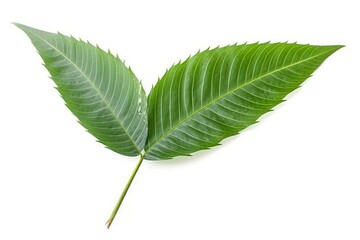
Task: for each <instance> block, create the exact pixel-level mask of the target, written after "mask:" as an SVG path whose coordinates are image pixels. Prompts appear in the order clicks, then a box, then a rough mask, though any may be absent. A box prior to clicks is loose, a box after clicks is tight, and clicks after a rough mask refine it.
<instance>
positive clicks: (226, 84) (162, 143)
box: [145, 43, 342, 160]
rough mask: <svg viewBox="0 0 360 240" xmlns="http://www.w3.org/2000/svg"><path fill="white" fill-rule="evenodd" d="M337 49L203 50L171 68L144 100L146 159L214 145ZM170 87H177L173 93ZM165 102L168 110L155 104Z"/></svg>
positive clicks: (270, 105)
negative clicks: (147, 108)
mask: <svg viewBox="0 0 360 240" xmlns="http://www.w3.org/2000/svg"><path fill="white" fill-rule="evenodd" d="M341 47H342V46H325V47H320V46H310V45H299V44H284V43H279V44H270V43H265V44H245V45H239V46H236V45H235V46H228V47H224V48H216V49H213V50H206V51H204V52H201V53H198V54H196V55H195V56H193V57H192V58H189V59H188V60H186V61H185V62H183V63H179V64H177V65H175V66H173V67H172V68H170V69H169V70H168V71H167V72H166V73H165V75H164V76H163V77H162V78H161V79H160V80H159V82H158V83H157V85H156V86H155V87H154V88H153V90H152V91H151V93H150V95H149V98H148V106H149V135H148V140H147V143H146V146H145V159H149V160H157V159H169V158H172V157H175V156H179V155H189V154H191V153H193V152H195V151H198V150H202V149H208V148H210V147H213V146H216V145H218V144H219V142H220V141H221V140H222V139H224V138H227V137H230V136H232V135H235V134H237V133H238V132H239V131H241V130H243V129H244V128H246V127H248V126H250V125H252V124H254V123H255V122H256V121H257V119H258V118H259V117H260V116H261V115H263V114H265V113H266V112H268V111H270V110H271V109H272V108H273V107H274V106H276V105H277V104H279V103H280V102H282V101H283V98H284V97H285V96H286V95H287V94H288V93H290V92H291V91H293V90H294V89H296V88H298V87H299V86H300V84H301V83H302V82H303V81H305V80H306V79H307V78H308V77H309V76H310V74H311V73H312V72H314V71H315V70H316V69H317V67H319V66H320V64H321V63H322V62H323V61H324V60H325V59H326V58H327V57H328V56H329V55H331V54H332V53H333V52H335V51H336V50H338V49H339V48H341ZM179 72H181V74H179ZM175 75H176V76H175ZM173 85H177V86H178V88H177V90H175V92H174V91H173V89H170V87H169V86H173ZM159 89H161V90H162V91H161V92H160V90H159ZM164 89H165V94H164ZM172 95H174V96H175V97H172V98H171V97H170V96H172ZM195 96H200V97H195ZM169 99H172V100H169ZM174 99H175V100H174ZM166 101H169V102H170V103H169V107H168V108H164V107H163V106H162V105H159V104H158V102H166ZM176 107H177V108H179V109H176ZM174 109H175V110H174ZM176 112H178V114H177V115H176ZM159 113H160V114H159ZM174 114H175V117H174ZM162 116H170V117H169V118H166V117H165V118H164V117H162ZM169 121H170V122H169ZM157 122H161V123H162V126H161V128H160V126H159V124H157ZM164 123H165V127H164V126H163V125H164ZM164 129H165V131H164ZM158 132H160V133H161V134H160V136H158V134H155V133H158Z"/></svg>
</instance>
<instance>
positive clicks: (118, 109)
mask: <svg viewBox="0 0 360 240" xmlns="http://www.w3.org/2000/svg"><path fill="white" fill-rule="evenodd" d="M16 26H18V27H19V28H20V29H22V30H23V31H24V32H25V33H26V34H27V35H28V36H29V38H30V39H31V41H32V43H33V44H34V46H35V47H36V49H37V50H38V52H39V54H40V56H41V57H42V59H43V60H44V63H45V67H46V68H47V69H48V71H49V72H50V74H51V78H52V79H53V80H54V82H55V83H56V85H57V89H58V90H59V92H60V94H61V96H62V97H63V99H64V101H65V103H66V105H67V107H68V108H69V109H70V110H71V111H72V112H73V114H74V115H75V116H76V117H77V118H78V119H79V122H80V124H81V125H83V126H84V127H85V128H86V129H87V130H88V131H89V132H90V133H91V134H92V135H94V136H95V137H96V138H97V139H98V141H99V142H101V143H103V144H104V145H105V146H106V147H107V148H109V149H111V150H113V151H115V152H117V153H121V154H124V155H127V156H136V155H139V154H140V152H141V150H142V149H143V147H144V144H145V140H146V136H147V106H146V95H145V92H144V90H143V88H142V86H141V84H140V82H139V80H138V79H137V78H136V76H135V75H134V73H133V72H132V71H131V69H130V68H127V67H126V66H125V64H124V63H123V62H122V61H120V59H119V58H118V57H115V56H113V55H112V54H111V53H110V52H104V51H103V50H101V49H100V48H99V47H95V46H93V45H91V44H90V43H85V42H83V41H79V40H76V39H74V38H72V37H67V36H64V35H62V34H53V33H49V32H45V31H40V30H37V29H34V28H30V27H27V26H24V25H21V24H16Z"/></svg>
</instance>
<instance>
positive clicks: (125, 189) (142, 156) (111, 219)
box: [105, 154, 144, 228]
mask: <svg viewBox="0 0 360 240" xmlns="http://www.w3.org/2000/svg"><path fill="white" fill-rule="evenodd" d="M143 160H144V155H142V154H141V155H140V159H139V162H138V163H137V164H136V167H135V169H134V171H133V172H132V174H131V176H130V178H129V180H128V182H127V183H126V186H125V188H124V190H123V191H122V193H121V195H120V198H119V200H118V202H117V203H116V205H115V208H114V210H113V211H112V213H111V215H110V217H109V220H107V222H106V223H105V224H106V226H107V228H110V226H111V223H112V222H113V221H114V218H115V216H116V214H117V212H118V211H119V208H120V206H121V203H122V202H123V200H124V198H125V196H126V193H127V191H128V190H129V187H130V185H131V183H132V181H133V180H134V177H135V175H136V173H137V171H138V170H139V168H140V166H141V163H142V162H143Z"/></svg>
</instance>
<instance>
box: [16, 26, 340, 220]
mask: <svg viewBox="0 0 360 240" xmlns="http://www.w3.org/2000/svg"><path fill="white" fill-rule="evenodd" d="M16 25H17V26H18V27H19V28H20V29H22V30H23V31H24V32H25V33H26V34H27V35H28V36H29V37H30V39H31V41H32V42H33V44H34V46H35V47H36V49H37V50H38V52H39V54H40V56H41V57H42V59H43V60H44V62H45V67H46V68H47V69H48V71H49V72H50V74H51V78H52V79H53V80H54V81H55V83H56V85H57V89H58V90H59V92H60V94H61V96H62V97H63V99H64V101H65V103H66V105H67V106H68V108H69V109H70V110H71V111H72V112H73V114H74V115H75V116H76V117H77V118H78V119H79V122H80V124H81V125H83V126H84V127H85V128H86V129H87V130H88V131H89V132H90V133H91V134H93V135H94V136H95V137H96V138H97V139H98V140H99V142H101V143H102V144H104V145H105V146H106V147H107V148H109V149H111V150H113V151H115V152H117V153H120V154H123V155H127V156H137V155H141V160H140V162H139V164H138V166H137V168H136V171H137V169H138V167H139V166H140V164H141V162H142V160H143V159H148V160H160V159H171V158H173V157H176V156H180V155H190V154H191V153H193V152H196V151H199V150H202V149H208V148H210V147H213V146H215V145H218V144H219V142H220V141H221V140H223V139H224V138H227V137H230V136H232V135H235V134H237V133H238V132H239V131H241V130H243V129H245V128H246V127H248V126H250V125H251V124H254V123H255V122H256V121H257V119H258V118H259V117H260V116H261V115H263V114H264V113H266V112H268V111H270V110H271V109H272V108H273V107H275V106H276V105H277V104H279V103H281V102H282V101H283V99H284V97H285V96H286V95H287V94H289V93H290V92H291V91H293V90H294V89H296V88H298V87H299V86H300V85H301V84H302V83H303V82H304V81H305V80H306V79H307V78H308V77H309V76H310V75H311V74H312V73H313V72H314V71H315V70H316V69H317V68H318V67H319V66H320V64H321V63H322V62H323V61H324V60H325V59H326V58H327V57H328V56H330V55H331V54H332V53H334V52H335V51H336V50H338V49H339V48H341V47H343V46H340V45H336V46H311V45H300V44H288V43H262V44H258V43H255V44H243V45H233V46H227V47H222V48H215V49H211V50H206V51H203V52H199V53H197V54H196V55H194V56H193V57H190V58H188V59H187V60H186V61H184V62H182V63H178V64H176V65H174V66H172V67H171V68H170V69H169V70H168V71H167V72H166V73H165V75H164V76H163V77H162V78H161V79H160V80H159V81H158V83H157V84H156V85H155V87H154V88H153V89H152V90H151V92H150V94H149V97H148V98H146V95H145V92H144V90H143V88H142V85H141V83H140V82H139V80H138V79H137V78H136V76H135V75H134V73H133V72H132V71H131V69H130V68H127V67H126V66H125V64H124V63H123V62H122V61H121V60H120V59H119V58H118V57H117V56H116V57H115V56H113V55H112V54H111V53H110V52H104V51H103V50H101V49H100V48H99V47H97V46H96V47H95V46H93V45H91V44H90V43H86V42H83V41H81V40H80V41H79V40H76V39H74V38H72V37H67V36H64V35H62V34H60V33H58V34H53V33H48V32H44V31H40V30H37V29H34V28H30V27H27V26H24V25H21V24H16ZM136 171H134V174H133V176H132V178H131V179H130V180H132V179H133V177H134V176H135V173H136ZM130 184H131V181H129V183H128V185H127V188H128V187H129V186H130ZM127 188H126V189H125V194H126V191H127ZM125 194H124V196H125ZM122 199H123V197H122ZM122 199H121V201H122ZM121 201H120V203H119V206H120V204H121ZM116 211H117V209H116ZM116 211H115V214H116ZM113 214H114V213H113ZM115 214H114V216H115ZM114 216H113V217H114ZM112 219H113V218H112ZM112 219H111V221H112ZM111 221H110V224H111Z"/></svg>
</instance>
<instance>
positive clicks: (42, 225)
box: [0, 0, 360, 240]
mask: <svg viewBox="0 0 360 240" xmlns="http://www.w3.org/2000/svg"><path fill="white" fill-rule="evenodd" d="M355 3H356V1H350V0H349V1H347V0H342V1H315V0H311V1H308V0H301V1H296V2H292V1H289V0H287V1H250V0H249V1H228V0H221V1H209V0H207V1H188V0H182V1H158V0H152V1H134V0H131V1H130V0H129V1H112V2H111V1H105V0H103V1H99V2H95V1H75V0H71V1H65V0H62V1H54V2H52V1H40V0H33V1H19V0H11V1H6V0H5V1H4V0H3V1H1V2H0V76H1V77H0V116H1V117H0V239H4V240H13V239H16V240H17V239H21V240H22V239H37V240H44V239H46V240H48V239H51V240H57V239H59V240H60V239H61V240H63V239H70V240H72V239H86V240H92V239H101V240H110V239H127V240H128V239H129V240H131V239H156V240H161V239H172V240H177V239H230V240H231V239H262V240H263V239H276V240H281V239H284V240H285V239H286V240H288V239H307V240H310V239H314V240H315V239H316V240H319V239H327V240H329V239H347V240H352V239H357V240H358V239H360V174H359V173H360V162H359V161H360V153H359V140H360V139H359V136H360V127H359V125H360V124H359V123H360V117H359V109H360V108H359V102H360V101H359V89H360V80H359V74H358V72H359V54H360V47H359V46H360V38H359V35H357V34H358V33H359V25H358V23H359V22H360V17H359V11H358V10H359V8H358V7H357V6H356V5H355ZM10 22H20V23H23V24H26V25H29V26H33V27H36V28H39V29H43V30H47V31H52V32H55V31H60V32H62V33H64V34H72V35H74V36H76V37H81V38H82V39H85V40H89V41H91V42H92V43H97V44H99V45H100V46H101V47H102V48H104V49H107V48H110V49H111V50H112V52H115V53H118V54H119V56H120V57H121V58H122V59H124V60H126V62H127V64H129V65H131V67H132V69H133V70H134V72H135V73H136V75H137V76H138V77H139V79H141V80H142V81H143V84H144V87H145V89H146V90H147V92H148V91H149V90H150V88H151V85H152V84H155V83H156V80H157V77H158V76H161V75H162V74H163V73H164V71H165V69H166V68H167V67H170V66H171V65H172V64H173V63H174V62H177V61H178V60H179V59H185V58H186V57H187V56H188V55H189V54H192V53H195V52H197V50H198V49H205V48H207V47H208V46H211V47H215V46H217V45H221V46H223V45H227V44H233V43H235V42H239V43H243V42H257V41H260V42H265V41H269V40H271V41H272V42H277V41H290V42H294V41H297V42H299V43H311V44H315V45H316V44H317V45H327V44H328V45H330V44H344V45H346V48H343V49H341V50H339V51H338V52H337V53H335V54H334V55H332V56H331V57H330V58H329V59H328V60H326V61H325V63H324V64H323V65H322V66H321V67H320V68H319V70H318V71H316V72H315V74H314V76H313V77H312V78H311V79H309V80H308V81H306V82H305V84H304V86H303V87H302V88H300V89H299V90H298V91H296V92H295V93H294V94H291V95H290V96H288V97H287V99H288V101H287V102H285V103H284V104H282V105H281V106H278V107H276V110H275V111H274V112H272V113H270V114H267V115H266V116H265V117H262V118H261V122H260V123H259V124H257V125H255V126H253V127H251V128H250V129H248V130H246V131H244V132H243V133H242V134H240V135H238V136H236V137H233V138H231V139H228V140H226V141H224V145H223V146H220V147H217V148H214V149H212V150H210V151H204V152H200V153H196V154H195V155H194V156H193V157H191V158H177V159H175V160H173V161H163V162H161V161H159V162H149V161H145V162H144V163H143V165H142V167H141V168H140V170H139V172H138V175H137V177H136V178H135V180H134V182H133V185H132V186H131V188H130V190H129V192H128V195H127V197H126V199H125V201H124V203H123V205H122V207H121V209H120V212H119V214H118V216H117V218H116V220H115V221H114V223H113V225H112V228H111V229H110V230H107V229H106V228H105V225H104V224H105V221H106V220H107V218H108V216H109V214H110V213H111V211H112V208H113V206H114V204H115V202H116V201H117V199H118V196H119V194H120V192H121V190H122V188H123V187H124V185H125V183H126V181H127V178H128V177H129V175H130V173H131V171H132V169H133V167H134V166H135V164H136V161H137V160H136V159H135V158H134V159H133V158H129V157H124V156H121V155H117V154H115V153H113V152H111V151H109V150H107V149H105V148H104V147H103V146H102V145H100V144H98V143H96V142H95V139H94V137H92V136H91V135H90V134H88V133H86V132H85V130H84V129H83V128H82V127H81V126H80V125H79V124H78V123H77V122H76V118H75V117H74V116H73V115H72V114H71V113H70V112H69V111H68V109H67V108H66V107H65V105H64V104H63V101H62V99H61V98H60V97H59V94H58V93H57V92H56V90H55V89H54V88H53V87H54V84H53V82H52V81H51V80H50V79H48V75H49V74H48V73H47V72H46V70H45V68H43V67H42V66H41V63H42V60H41V59H40V57H39V56H38V54H37V53H36V51H35V49H34V47H33V46H32V44H31V43H30V41H29V39H28V38H27V37H26V35H25V34H24V33H23V32H21V31H20V30H19V29H17V28H16V27H15V26H13V25H11V24H10Z"/></svg>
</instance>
